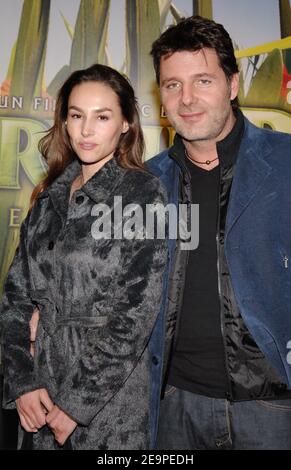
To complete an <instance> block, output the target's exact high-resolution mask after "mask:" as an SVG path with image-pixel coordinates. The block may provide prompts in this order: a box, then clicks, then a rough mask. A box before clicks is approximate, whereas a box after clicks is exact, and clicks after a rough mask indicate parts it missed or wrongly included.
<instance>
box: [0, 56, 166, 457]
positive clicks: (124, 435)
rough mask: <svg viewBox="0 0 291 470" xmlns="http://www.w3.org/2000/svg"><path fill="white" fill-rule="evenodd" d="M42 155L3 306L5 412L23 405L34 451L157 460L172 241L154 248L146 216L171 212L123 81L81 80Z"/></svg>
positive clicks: (98, 74)
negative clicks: (40, 175)
mask: <svg viewBox="0 0 291 470" xmlns="http://www.w3.org/2000/svg"><path fill="white" fill-rule="evenodd" d="M40 149H41V151H42V154H43V155H44V157H45V158H46V160H47V162H48V175H47V177H46V179H45V180H44V181H43V182H42V183H40V184H39V185H38V186H37V187H36V188H35V190H34V192H33V194H32V208H31V210H30V212H29V214H28V216H27V218H26V219H25V221H24V223H23V224H22V227H21V234H20V244H19V248H18V250H17V253H16V256H15V258H14V261H13V264H12V267H11V269H10V272H9V274H8V278H7V281H6V284H5V293H4V298H3V308H2V326H3V332H4V344H3V355H4V357H3V361H4V368H5V371H4V376H5V385H4V404H5V406H6V407H13V406H14V403H15V402H16V407H17V411H18V413H19V417H20V421H21V425H22V428H24V429H25V430H26V431H27V432H28V433H33V448H34V449H58V448H60V446H62V445H63V444H64V443H65V442H68V439H69V441H70V443H71V446H72V448H73V449H146V448H149V447H150V446H151V445H152V443H153V439H154V436H153V433H154V432H155V431H154V430H155V424H156V415H155V413H153V410H154V408H155V406H154V403H157V400H158V395H159V379H158V376H159V370H160V367H161V364H160V362H161V361H159V360H158V358H156V357H155V358H154V361H152V360H151V354H152V352H154V346H151V342H152V343H155V344H157V343H158V342H157V341H156V338H155V334H156V333H155V331H156V330H155V328H156V326H157V325H159V328H161V324H162V323H161V321H162V320H161V319H160V318H159V311H160V303H161V292H162V281H163V273H164V269H165V264H166V258H167V252H166V241H165V240H163V239H157V238H156V239H155V238H153V237H151V238H150V237H146V226H145V221H146V219H145V217H144V215H145V212H146V208H147V210H148V208H149V207H150V208H152V207H154V206H152V205H153V204H157V203H158V204H159V203H161V204H165V203H166V200H165V193H164V189H163V188H162V186H161V183H160V182H159V180H158V179H157V178H155V177H154V176H152V175H151V174H150V173H148V172H146V171H145V170H144V168H143V164H142V153H143V136H142V131H141V127H140V122H139V116H138V111H137V106H136V100H135V97H134V92H133V89H132V87H131V86H130V84H129V83H128V81H127V80H126V79H125V78H124V77H123V76H122V75H120V74H119V73H118V72H117V71H115V70H113V69H111V68H110V67H107V66H104V65H99V64H98V65H93V66H92V67H90V68H88V69H86V70H80V71H76V72H74V73H73V74H72V75H71V76H70V77H69V78H68V80H67V81H66V82H65V83H64V85H63V86H62V88H61V90H60V92H59V95H58V99H57V103H56V112H55V123H54V126H53V127H52V129H51V130H50V131H49V132H48V134H47V135H46V136H45V137H44V138H43V139H42V140H41V143H40ZM134 213H135V217H134V216H133V215H134ZM137 214H138V217H137ZM96 216H97V217H96ZM35 307H37V308H38V310H39V322H38V326H37V332H36V342H35V350H34V354H33V355H32V354H31V352H30V341H29V339H30V329H29V322H30V321H31V318H32V312H33V310H34V309H35ZM152 338H155V341H152ZM160 343H161V342H160ZM33 356H34V357H33ZM153 368H155V370H153ZM157 371H158V374H157ZM150 372H151V373H154V374H155V378H154V379H152V378H151V374H150ZM153 391H155V393H154V395H153V393H152V392H153ZM151 430H152V432H151ZM20 441H21V439H20ZM20 445H21V443H20Z"/></svg>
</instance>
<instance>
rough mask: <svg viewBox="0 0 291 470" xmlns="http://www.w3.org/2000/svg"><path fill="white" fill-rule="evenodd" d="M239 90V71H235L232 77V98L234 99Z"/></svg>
mask: <svg viewBox="0 0 291 470" xmlns="http://www.w3.org/2000/svg"><path fill="white" fill-rule="evenodd" d="M238 92H239V73H234V74H233V75H232V77H231V79H230V100H231V101H232V100H234V99H235V98H236V97H237V95H238Z"/></svg>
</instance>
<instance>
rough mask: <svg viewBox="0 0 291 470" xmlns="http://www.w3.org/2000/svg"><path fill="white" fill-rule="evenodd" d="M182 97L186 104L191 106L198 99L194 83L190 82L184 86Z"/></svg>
mask: <svg viewBox="0 0 291 470" xmlns="http://www.w3.org/2000/svg"><path fill="white" fill-rule="evenodd" d="M181 99H182V103H183V104H184V105H185V106H189V105H190V104H193V103H195V102H196V101H197V94H196V93H195V89H194V87H193V85H190V84H189V85H184V86H183V89H182V97H181Z"/></svg>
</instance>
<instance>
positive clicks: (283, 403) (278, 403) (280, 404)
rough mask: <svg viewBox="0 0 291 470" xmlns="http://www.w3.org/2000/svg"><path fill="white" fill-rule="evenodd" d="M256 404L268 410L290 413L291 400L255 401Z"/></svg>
mask: <svg viewBox="0 0 291 470" xmlns="http://www.w3.org/2000/svg"><path fill="white" fill-rule="evenodd" d="M256 403H257V404H258V405H260V406H264V407H265V408H268V409H269V410H274V411H290V412H291V400H290V399H289V398H287V399H286V400H256Z"/></svg>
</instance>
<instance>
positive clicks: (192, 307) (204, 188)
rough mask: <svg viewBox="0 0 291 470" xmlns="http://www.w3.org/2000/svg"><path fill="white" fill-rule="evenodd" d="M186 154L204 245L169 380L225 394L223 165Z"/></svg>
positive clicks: (195, 253)
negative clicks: (206, 165) (202, 164)
mask: <svg viewBox="0 0 291 470" xmlns="http://www.w3.org/2000/svg"><path fill="white" fill-rule="evenodd" d="M186 160H187V162H186V164H187V167H188V169H189V172H190V175H191V189H192V203H193V204H199V246H198V248H197V249H196V250H191V251H189V259H188V265H187V271H186V282H185V290H184V297H183V306H182V311H181V318H182V319H183V320H182V321H181V322H180V324H179V325H180V327H179V335H178V340H177V343H176V349H175V353H174V356H173V360H172V364H171V367H170V374H169V379H168V382H169V383H170V384H171V385H175V386H177V387H179V388H182V389H183V390H188V391H190V392H194V393H199V394H203V395H207V396H212V397H217V398H220V397H225V393H226V390H227V385H226V373H225V365H224V348H223V340H222V334H221V331H220V300H219V295H218V282H217V248H216V232H217V217H218V198H219V181H220V166H217V167H216V168H214V169H213V170H211V171H207V170H203V169H201V168H199V167H198V166H196V165H195V164H193V163H191V162H190V161H189V160H188V159H186Z"/></svg>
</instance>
